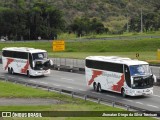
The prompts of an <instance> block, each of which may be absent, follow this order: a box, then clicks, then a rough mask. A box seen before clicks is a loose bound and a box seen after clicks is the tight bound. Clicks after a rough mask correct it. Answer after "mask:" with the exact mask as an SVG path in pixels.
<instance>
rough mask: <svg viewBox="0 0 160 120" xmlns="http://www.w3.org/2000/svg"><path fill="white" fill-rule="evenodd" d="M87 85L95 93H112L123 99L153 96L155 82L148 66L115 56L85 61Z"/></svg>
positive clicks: (89, 58) (98, 57)
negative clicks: (119, 95)
mask: <svg viewBox="0 0 160 120" xmlns="http://www.w3.org/2000/svg"><path fill="white" fill-rule="evenodd" d="M85 74H86V81H87V85H88V86H91V87H93V88H94V90H96V91H100V92H101V91H102V90H107V91H113V92H116V93H121V94H122V96H123V97H126V95H129V96H141V95H150V94H153V83H154V81H156V77H155V75H153V74H152V72H151V70H150V67H149V64H148V63H147V62H144V61H139V60H132V59H130V58H121V57H117V56H108V57H107V56H89V57H87V58H86V60H85Z"/></svg>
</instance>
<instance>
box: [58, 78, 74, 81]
mask: <svg viewBox="0 0 160 120" xmlns="http://www.w3.org/2000/svg"><path fill="white" fill-rule="evenodd" d="M61 79H62V80H68V81H74V80H73V79H69V78H61Z"/></svg>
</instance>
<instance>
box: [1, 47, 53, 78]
mask: <svg viewBox="0 0 160 120" xmlns="http://www.w3.org/2000/svg"><path fill="white" fill-rule="evenodd" d="M52 64H53V62H52V60H50V59H48V55H47V51H45V50H41V49H34V48H27V47H6V48H3V49H2V65H3V69H4V70H5V71H8V73H10V74H14V73H19V74H25V75H27V76H28V77H30V76H42V75H46V74H50V69H49V68H50V66H51V65H52Z"/></svg>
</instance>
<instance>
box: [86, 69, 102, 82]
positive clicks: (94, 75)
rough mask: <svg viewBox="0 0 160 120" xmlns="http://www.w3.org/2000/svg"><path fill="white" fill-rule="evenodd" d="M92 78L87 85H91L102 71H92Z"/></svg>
mask: <svg viewBox="0 0 160 120" xmlns="http://www.w3.org/2000/svg"><path fill="white" fill-rule="evenodd" d="M92 72H93V75H92V78H91V79H90V80H89V82H88V85H91V84H92V83H93V81H94V79H95V78H96V77H98V76H99V75H101V74H102V71H96V70H93V71H92Z"/></svg>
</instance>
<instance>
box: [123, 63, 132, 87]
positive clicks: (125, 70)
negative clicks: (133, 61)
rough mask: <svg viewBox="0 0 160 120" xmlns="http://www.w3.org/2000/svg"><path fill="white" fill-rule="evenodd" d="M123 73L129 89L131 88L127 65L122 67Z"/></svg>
mask: <svg viewBox="0 0 160 120" xmlns="http://www.w3.org/2000/svg"><path fill="white" fill-rule="evenodd" d="M124 73H125V80H126V83H127V85H128V86H129V87H131V76H130V71H129V67H128V66H127V65H124Z"/></svg>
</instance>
